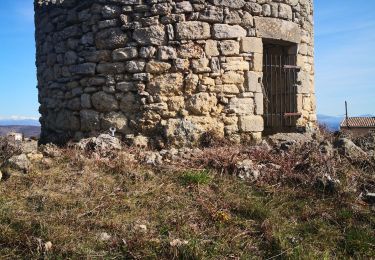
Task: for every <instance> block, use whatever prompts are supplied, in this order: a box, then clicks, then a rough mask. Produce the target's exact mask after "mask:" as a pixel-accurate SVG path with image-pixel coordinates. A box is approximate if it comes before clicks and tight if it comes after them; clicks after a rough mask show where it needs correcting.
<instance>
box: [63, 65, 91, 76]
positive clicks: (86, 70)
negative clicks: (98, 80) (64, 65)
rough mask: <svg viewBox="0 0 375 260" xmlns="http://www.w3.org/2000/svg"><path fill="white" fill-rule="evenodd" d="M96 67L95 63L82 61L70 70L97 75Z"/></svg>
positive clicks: (81, 73) (76, 72)
mask: <svg viewBox="0 0 375 260" xmlns="http://www.w3.org/2000/svg"><path fill="white" fill-rule="evenodd" d="M95 68H96V64H95V63H82V64H78V65H73V66H70V67H69V71H70V72H71V73H72V74H77V75H87V76H90V75H95Z"/></svg>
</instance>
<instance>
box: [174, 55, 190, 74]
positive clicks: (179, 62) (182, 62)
mask: <svg viewBox="0 0 375 260" xmlns="http://www.w3.org/2000/svg"><path fill="white" fill-rule="evenodd" d="M173 65H174V69H176V70H177V71H184V72H185V71H188V70H189V67H190V62H189V60H188V59H178V58H177V59H175V60H173Z"/></svg>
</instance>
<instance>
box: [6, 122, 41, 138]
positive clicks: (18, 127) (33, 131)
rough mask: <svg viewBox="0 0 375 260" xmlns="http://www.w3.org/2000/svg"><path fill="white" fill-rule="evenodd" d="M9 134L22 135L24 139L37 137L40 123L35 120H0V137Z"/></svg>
mask: <svg viewBox="0 0 375 260" xmlns="http://www.w3.org/2000/svg"><path fill="white" fill-rule="evenodd" d="M9 132H16V133H23V134H24V135H25V136H26V137H39V135H40V123H39V121H38V120H35V119H0V136H4V135H7V134H8V133H9Z"/></svg>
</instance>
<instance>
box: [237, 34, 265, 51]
mask: <svg viewBox="0 0 375 260" xmlns="http://www.w3.org/2000/svg"><path fill="white" fill-rule="evenodd" d="M241 52H245V53H253V52H255V53H263V41H262V39H261V38H257V37H243V38H241Z"/></svg>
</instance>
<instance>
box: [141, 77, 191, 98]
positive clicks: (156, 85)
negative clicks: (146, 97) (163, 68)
mask: <svg viewBox="0 0 375 260" xmlns="http://www.w3.org/2000/svg"><path fill="white" fill-rule="evenodd" d="M183 80H184V78H183V76H182V74H181V73H171V74H163V75H160V76H156V77H154V78H152V79H151V80H150V82H149V83H148V85H147V88H146V90H147V92H149V93H150V94H152V95H154V94H161V95H165V96H180V95H181V94H182V91H183Z"/></svg>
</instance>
